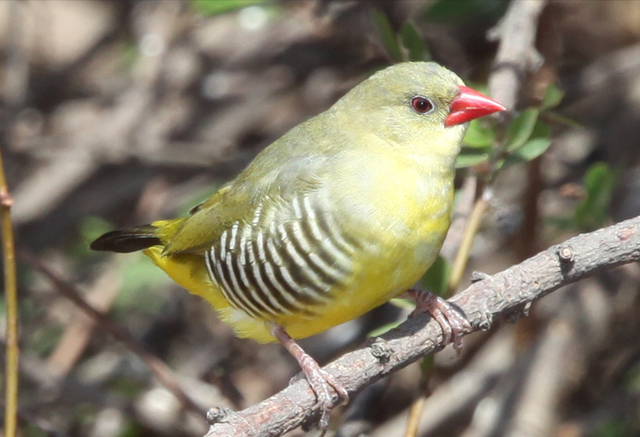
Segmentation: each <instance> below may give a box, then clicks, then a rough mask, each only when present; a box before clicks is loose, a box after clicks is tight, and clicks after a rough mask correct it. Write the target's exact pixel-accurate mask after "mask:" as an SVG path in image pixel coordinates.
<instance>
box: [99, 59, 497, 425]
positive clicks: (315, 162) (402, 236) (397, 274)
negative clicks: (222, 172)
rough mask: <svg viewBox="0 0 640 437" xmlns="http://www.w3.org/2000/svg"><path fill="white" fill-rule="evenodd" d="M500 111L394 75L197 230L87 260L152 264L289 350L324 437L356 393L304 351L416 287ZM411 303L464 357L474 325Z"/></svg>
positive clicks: (422, 300)
mask: <svg viewBox="0 0 640 437" xmlns="http://www.w3.org/2000/svg"><path fill="white" fill-rule="evenodd" d="M504 109H505V108H504V107H503V106H502V105H500V104H499V103H497V102H495V101H493V100H491V99H489V98H488V97H486V96H484V95H482V94H480V93H478V92H476V91H474V90H472V89H470V88H467V87H465V86H464V85H463V82H462V81H461V80H460V78H458V76H456V75H455V74H454V73H452V72H450V71H449V70H447V69H445V68H444V67H441V66H439V65H438V64H435V63H426V62H412V63H401V64H397V65H394V66H392V67H389V68H386V69H385V70H382V71H379V72H377V73H376V74H374V75H372V76H371V77H369V78H368V79H366V80H365V81H363V82H362V83H361V84H359V85H358V86H356V87H355V88H353V89H352V90H351V91H350V92H348V93H347V94H346V95H345V96H344V97H342V98H341V99H340V100H339V101H338V102H337V103H335V104H334V105H333V106H332V107H331V108H329V109H328V110H327V111H325V112H323V113H322V114H319V115H317V116H316V117H314V118H312V119H310V120H308V121H306V122H304V123H302V124H300V125H298V126H296V127H294V128H293V129H291V130H290V131H289V132H288V133H286V134H285V135H284V136H282V137H281V138H280V139H278V140H276V141H275V142H274V143H273V144H271V145H270V146H268V147H267V148H266V149H264V150H263V151H262V152H261V153H260V154H259V155H258V156H257V157H256V158H255V159H254V160H253V162H252V163H251V164H249V166H248V167H247V168H246V169H245V170H244V171H243V172H242V173H240V175H238V177H236V178H235V179H234V180H232V181H231V182H229V183H227V184H226V185H224V186H223V187H222V188H221V189H220V190H219V191H218V192H217V193H216V194H214V195H213V196H212V197H211V198H209V199H208V200H206V201H205V202H203V203H201V204H200V205H197V206H196V207H194V208H193V209H192V210H191V214H190V215H189V217H185V218H178V219H172V220H161V221H157V222H154V223H151V224H149V225H145V226H139V227H136V228H132V229H125V230H119V231H114V232H109V233H107V234H105V235H103V236H102V237H100V238H98V239H97V240H95V241H94V242H93V243H92V244H91V248H92V249H94V250H103V251H112V252H132V251H137V250H144V253H145V254H146V255H147V256H149V257H150V258H151V259H152V260H153V261H154V262H155V263H156V264H157V265H158V267H160V268H161V269H163V270H164V271H165V272H166V273H167V274H168V275H169V276H171V278H173V279H174V280H175V281H176V282H177V283H179V284H180V285H182V286H183V287H184V288H186V289H187V290H189V291H190V292H191V293H193V294H197V295H199V296H202V297H203V298H205V299H206V300H207V301H209V302H210V303H211V304H212V305H213V307H214V308H215V309H216V311H217V312H218V314H219V316H220V317H221V319H222V320H223V321H225V322H227V323H229V324H230V325H231V326H232V327H233V328H234V330H235V332H236V333H237V335H238V336H240V337H248V338H252V339H255V340H257V341H259V342H271V341H275V340H278V341H280V342H281V343H282V344H283V345H284V346H285V347H286V348H287V350H288V351H289V352H290V353H291V354H292V355H293V356H294V357H295V358H296V359H297V361H298V363H299V364H300V367H301V368H302V370H303V372H304V374H305V376H306V377H307V380H308V381H309V384H310V386H311V388H312V389H313V391H314V392H315V394H316V397H317V399H318V404H319V407H320V410H321V418H320V426H321V428H323V429H326V428H327V427H328V420H329V415H330V412H331V408H332V406H333V399H332V396H333V395H334V394H337V395H338V396H339V398H340V400H341V401H342V402H346V401H347V400H348V393H347V391H346V390H345V389H344V387H343V386H342V384H340V383H339V381H337V380H336V379H335V378H334V377H333V376H332V375H331V374H329V373H327V372H326V371H324V370H322V369H321V368H320V366H319V365H318V364H317V363H316V361H315V360H314V359H313V358H311V357H310V356H309V355H307V354H306V353H305V352H304V351H303V350H302V348H300V346H298V344H297V343H296V342H295V340H294V339H299V338H304V337H308V336H310V335H313V334H316V333H319V332H322V331H324V330H326V329H328V328H331V327H333V326H336V325H338V324H340V323H343V322H346V321H348V320H351V319H354V318H356V317H358V316H360V315H362V314H364V313H366V312H367V311H370V310H371V309H373V308H375V307H377V306H379V305H381V304H383V303H385V302H387V301H388V300H389V299H391V298H393V297H396V296H398V295H399V294H401V293H403V292H405V291H407V289H409V288H410V287H412V286H413V285H414V284H415V283H416V281H418V279H419V278H420V277H421V276H422V275H423V274H424V273H425V271H426V270H427V269H428V268H429V266H430V265H431V264H432V263H433V261H434V260H435V259H436V257H437V255H438V252H439V250H440V247H441V245H442V242H443V240H444V237H445V235H446V233H447V230H448V228H449V224H450V221H451V210H452V204H453V194H454V188H453V178H454V172H455V160H456V156H457V155H458V152H459V150H460V142H461V140H462V137H463V135H464V133H465V130H466V126H467V123H466V122H468V121H470V120H473V119H475V118H478V117H482V116H485V115H488V114H491V113H493V112H496V111H502V110H504ZM411 294H412V295H413V296H414V297H416V298H417V300H418V310H426V311H428V312H430V313H431V314H432V315H433V316H434V318H436V319H437V320H438V322H439V323H440V325H441V327H442V329H443V333H444V336H445V339H446V340H451V339H453V340H454V342H455V343H456V345H457V346H460V344H461V336H462V335H463V333H464V331H465V330H466V329H468V327H469V326H468V322H467V320H466V318H465V317H464V316H463V315H462V314H460V313H459V312H458V311H457V310H456V309H455V308H452V307H451V306H450V305H449V304H448V303H447V302H446V301H444V300H442V299H441V298H438V297H435V296H433V295H431V294H429V293H428V292H417V291H412V293H411ZM334 392H335V393H334Z"/></svg>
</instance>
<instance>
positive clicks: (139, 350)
mask: <svg viewBox="0 0 640 437" xmlns="http://www.w3.org/2000/svg"><path fill="white" fill-rule="evenodd" d="M19 255H20V258H22V259H23V260H25V261H26V262H27V263H29V264H30V265H31V266H32V267H33V268H34V269H36V270H37V271H39V272H40V273H42V274H43V275H44V276H45V277H46V278H47V279H48V280H49V281H51V283H52V284H53V285H54V286H55V288H56V290H57V291H58V292H59V293H60V294H62V295H63V296H64V297H66V298H67V299H69V300H70V301H71V302H72V303H73V304H75V305H76V306H77V307H78V308H80V309H81V310H82V311H83V312H84V313H85V314H87V315H88V316H89V317H91V318H92V319H93V320H94V321H95V322H96V323H97V324H98V325H99V326H100V327H101V328H103V329H104V330H106V331H107V332H109V333H110V334H111V335H112V336H113V337H114V338H115V339H117V340H118V341H120V342H121V343H123V344H124V345H125V346H126V347H127V348H128V349H129V350H130V351H131V352H133V353H134V354H136V355H137V356H138V358H140V359H141V360H142V361H143V362H144V363H145V364H146V365H147V366H148V367H149V369H151V371H152V372H153V374H154V375H155V376H156V378H157V379H158V381H160V383H161V384H162V385H164V386H165V387H166V388H167V390H169V391H170V392H171V393H172V394H173V395H174V396H175V397H176V398H177V399H178V400H179V401H180V403H181V404H182V405H183V406H184V407H185V409H187V410H188V411H190V412H192V413H193V414H194V416H196V417H198V418H199V419H202V418H203V417H204V414H205V412H204V411H203V410H202V409H201V408H200V406H198V404H196V403H195V402H194V401H193V400H192V399H191V397H189V395H188V394H187V393H185V392H184V390H182V388H181V387H180V384H179V383H178V380H177V379H176V377H175V376H174V375H173V373H172V372H171V369H169V368H168V367H167V366H166V365H165V364H164V362H162V360H160V359H159V358H158V357H156V356H155V355H153V354H151V353H149V352H147V350H145V348H144V347H143V346H142V345H141V344H140V343H139V342H138V341H136V339H135V338H134V337H133V336H131V334H129V332H127V331H126V330H125V329H124V328H122V327H121V326H120V325H118V324H117V323H115V322H114V321H113V320H111V319H110V318H109V317H108V316H106V315H105V314H103V313H101V312H100V311H98V310H96V309H95V308H94V307H93V306H91V304H89V303H88V302H87V301H86V300H84V299H83V298H82V296H81V295H80V293H78V291H76V290H75V288H74V287H73V286H72V285H70V284H68V283H67V282H65V281H64V280H63V279H61V278H59V277H58V276H57V275H56V274H55V273H54V272H52V271H51V270H49V269H48V268H47V267H46V266H45V265H44V264H43V263H42V262H41V261H40V260H39V259H38V258H37V257H36V256H35V255H33V254H32V253H30V252H28V251H26V250H24V249H22V250H20V253H19Z"/></svg>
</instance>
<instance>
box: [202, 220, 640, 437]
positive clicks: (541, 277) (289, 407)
mask: <svg viewBox="0 0 640 437" xmlns="http://www.w3.org/2000/svg"><path fill="white" fill-rule="evenodd" d="M639 260H640V217H636V218H634V219H631V220H627V221H624V222H622V223H619V224H617V225H614V226H610V227H608V228H604V229H600V230H598V231H595V232H592V233H589V234H583V235H579V236H577V237H574V238H571V239H569V240H567V241H566V242H564V243H563V244H560V245H557V246H552V247H550V248H549V249H547V250H545V251H543V252H540V253H539V254H537V255H535V256H533V257H532V258H529V259H527V260H526V261H524V262H522V263H520V264H518V265H515V266H513V267H511V268H509V269H507V270H505V271H503V272H501V273H498V274H496V275H494V276H490V277H487V278H486V279H484V280H482V281H480V282H476V283H475V284H473V285H471V286H470V287H469V288H467V289H466V290H465V291H463V292H461V293H460V294H458V295H456V296H455V297H454V298H453V299H451V302H453V303H455V304H456V305H457V306H458V307H459V308H460V309H461V310H462V311H463V312H464V313H465V314H466V316H467V317H468V318H469V320H470V322H471V323H472V325H473V330H474V331H477V330H486V329H489V328H490V326H491V323H492V322H493V320H494V319H496V318H497V317H498V316H506V315H509V317H510V318H511V319H512V318H514V317H517V316H522V315H524V313H525V311H522V308H526V307H527V306H528V305H529V304H530V303H531V302H533V301H534V300H536V299H539V298H541V297H543V296H545V295H546V294H548V293H551V292H552V291H554V290H557V289H558V288H560V287H562V286H564V285H567V284H570V283H572V282H575V281H578V280H580V279H582V278H584V277H587V276H589V275H593V274H595V273H596V272H597V271H599V270H601V269H605V268H612V267H615V266H619V265H622V264H625V263H630V262H634V261H639ZM442 347H444V344H443V342H442V333H441V331H440V328H439V327H438V324H437V323H436V322H434V321H432V320H430V319H429V317H428V316H426V315H424V316H417V317H414V318H412V319H410V320H408V321H406V322H405V323H403V324H402V325H401V326H399V327H398V328H397V329H394V330H393V331H390V332H389V333H387V334H385V335H384V336H382V337H380V338H377V339H375V341H373V342H372V343H371V344H369V345H367V346H365V347H363V348H361V349H359V350H357V351H354V352H351V353H349V354H347V355H344V356H343V357H341V358H340V359H338V360H336V361H334V362H333V363H331V364H329V365H328V366H326V367H325V369H326V370H327V371H329V372H331V373H332V374H333V375H335V377H336V378H337V379H338V381H340V382H341V383H342V384H344V386H345V387H346V388H347V389H348V390H349V391H350V392H356V391H358V390H361V389H362V388H364V387H365V386H367V385H370V384H372V383H373V382H375V381H377V380H379V379H380V378H382V377H383V376H385V375H388V374H390V373H392V372H394V371H396V370H398V369H400V368H402V367H405V366H407V365H408V364H410V363H411V362H413V361H415V360H417V359H419V358H420V357H422V356H424V355H427V354H430V353H433V352H436V351H438V350H440V349H441V348H442ZM315 402H316V401H315V396H314V395H313V392H312V391H311V389H310V388H309V385H308V384H307V382H306V381H305V380H299V381H297V382H295V383H294V384H292V385H290V386H289V387H287V388H286V389H284V390H282V391H281V392H280V393H277V394H275V395H274V396H271V397H270V398H269V399H266V400H264V401H263V402H261V403H259V404H257V405H254V406H252V407H250V408H247V409H246V410H243V411H240V412H232V411H229V410H226V409H222V408H217V409H212V410H210V411H209V414H208V417H209V420H210V422H211V423H212V426H211V427H210V429H209V432H208V433H207V434H206V437H213V436H215V437H225V436H233V437H250V436H261V437H263V436H280V435H282V434H283V433H285V432H287V431H289V430H291V429H293V428H296V427H297V426H300V425H301V424H304V423H305V422H309V421H312V420H313V419H314V418H315V417H314V413H315V412H316V410H314V404H315Z"/></svg>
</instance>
